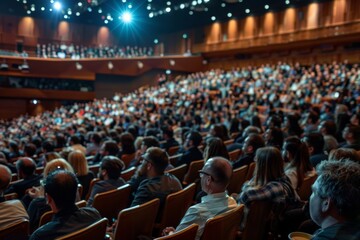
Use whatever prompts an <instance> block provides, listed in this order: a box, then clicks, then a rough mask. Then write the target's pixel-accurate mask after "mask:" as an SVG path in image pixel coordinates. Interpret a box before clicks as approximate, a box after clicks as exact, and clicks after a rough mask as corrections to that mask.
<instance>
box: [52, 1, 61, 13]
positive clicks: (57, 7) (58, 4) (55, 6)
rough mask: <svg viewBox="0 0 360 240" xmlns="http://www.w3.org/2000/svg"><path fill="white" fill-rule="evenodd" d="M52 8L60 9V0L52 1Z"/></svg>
mask: <svg viewBox="0 0 360 240" xmlns="http://www.w3.org/2000/svg"><path fill="white" fill-rule="evenodd" d="M54 8H55V10H58V11H59V10H61V3H60V2H57V1H56V2H54Z"/></svg>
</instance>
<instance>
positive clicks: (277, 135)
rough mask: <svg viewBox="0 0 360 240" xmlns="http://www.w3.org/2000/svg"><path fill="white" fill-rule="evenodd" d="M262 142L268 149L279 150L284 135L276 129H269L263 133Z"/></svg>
mask: <svg viewBox="0 0 360 240" xmlns="http://www.w3.org/2000/svg"><path fill="white" fill-rule="evenodd" d="M264 140H265V144H266V146H268V147H277V148H281V147H282V145H283V142H284V133H283V132H282V131H281V129H280V128H278V127H270V128H268V129H267V130H266V131H265V134H264Z"/></svg>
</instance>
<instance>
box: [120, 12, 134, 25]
mask: <svg viewBox="0 0 360 240" xmlns="http://www.w3.org/2000/svg"><path fill="white" fill-rule="evenodd" d="M121 19H122V21H123V22H124V23H129V22H131V20H132V15H131V13H129V12H124V13H123V14H121Z"/></svg>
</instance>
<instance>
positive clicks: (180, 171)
mask: <svg viewBox="0 0 360 240" xmlns="http://www.w3.org/2000/svg"><path fill="white" fill-rule="evenodd" d="M186 170H187V165H186V164H183V165H181V166H178V167H176V168H173V169H170V170H168V171H167V173H171V174H172V175H174V176H175V177H177V179H179V181H181V180H183V179H184V176H185V174H186Z"/></svg>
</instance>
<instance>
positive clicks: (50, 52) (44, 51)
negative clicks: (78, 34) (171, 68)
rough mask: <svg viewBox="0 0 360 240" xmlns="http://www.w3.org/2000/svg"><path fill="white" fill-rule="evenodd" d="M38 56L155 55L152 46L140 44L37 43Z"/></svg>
mask: <svg viewBox="0 0 360 240" xmlns="http://www.w3.org/2000/svg"><path fill="white" fill-rule="evenodd" d="M35 55H36V57H39V58H71V59H83V58H131V57H146V56H153V55H154V50H153V48H152V47H138V46H126V47H120V46H103V45H99V46H82V45H80V46H79V45H74V44H70V45H66V44H63V43H61V44H59V43H56V44H53V43H48V44H37V45H36V50H35Z"/></svg>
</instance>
